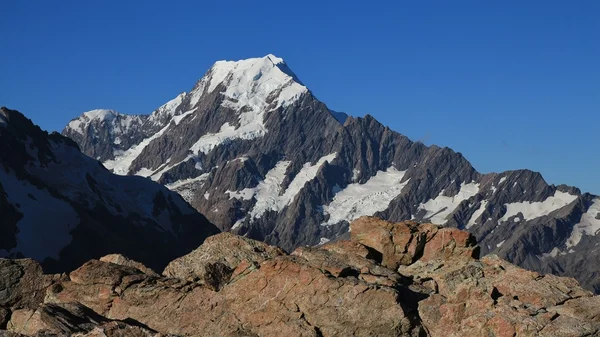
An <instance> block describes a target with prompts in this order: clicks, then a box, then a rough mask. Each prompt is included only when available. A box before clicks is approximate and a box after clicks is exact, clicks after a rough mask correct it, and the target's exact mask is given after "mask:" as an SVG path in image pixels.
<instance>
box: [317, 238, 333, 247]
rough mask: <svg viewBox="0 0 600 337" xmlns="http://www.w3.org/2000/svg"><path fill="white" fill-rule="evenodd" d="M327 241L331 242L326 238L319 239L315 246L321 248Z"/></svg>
mask: <svg viewBox="0 0 600 337" xmlns="http://www.w3.org/2000/svg"><path fill="white" fill-rule="evenodd" d="M329 241H331V240H329V239H328V238H321V239H320V240H319V244H318V245H317V246H322V245H324V244H326V243H327V242H329Z"/></svg>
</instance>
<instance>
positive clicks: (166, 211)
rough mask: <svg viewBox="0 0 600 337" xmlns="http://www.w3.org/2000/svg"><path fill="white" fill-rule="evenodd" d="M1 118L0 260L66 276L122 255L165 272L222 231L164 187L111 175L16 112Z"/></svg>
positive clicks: (1, 114) (66, 141)
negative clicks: (27, 262) (28, 261)
mask: <svg viewBox="0 0 600 337" xmlns="http://www.w3.org/2000/svg"><path fill="white" fill-rule="evenodd" d="M107 116H108V112H107ZM0 117H1V118H0V121H1V124H0V163H1V165H0V213H1V214H2V217H0V233H1V234H2V235H1V239H0V256H9V257H22V256H25V257H31V258H34V259H36V260H38V261H40V262H42V264H43V266H44V267H45V269H47V270H49V271H65V270H71V269H72V268H75V267H77V266H78V265H80V264H81V263H82V262H85V261H87V260H89V259H90V258H97V257H99V256H102V255H105V254H108V253H114V252H119V253H126V254H128V255H130V256H136V258H137V259H139V260H141V261H145V263H147V264H149V265H153V266H154V267H160V266H162V265H163V264H165V263H167V262H168V261H170V259H172V258H174V257H177V256H180V255H182V254H185V253H186V252H189V251H190V250H191V249H194V248H195V247H197V246H198V245H199V244H200V243H202V241H203V240H204V238H206V237H207V236H209V235H212V234H215V233H217V232H218V230H217V229H216V228H215V227H214V226H213V225H212V224H210V222H208V220H206V218H205V217H204V216H202V215H201V214H199V213H198V212H197V211H196V210H195V209H193V208H192V207H190V206H189V205H188V204H187V203H186V202H185V201H184V200H183V199H182V198H181V197H180V196H179V195H177V194H176V193H173V192H171V191H169V190H168V189H166V188H164V187H163V186H160V185H158V184H155V183H153V182H150V181H148V180H147V179H144V178H140V177H125V176H118V175H114V174H112V173H110V171H108V170H106V169H105V168H104V167H103V166H102V164H101V163H99V162H98V161H96V160H94V159H91V158H89V157H88V156H86V155H84V154H82V153H81V152H80V150H79V148H78V147H77V144H75V143H74V142H73V141H71V140H70V139H68V138H65V137H63V136H61V135H59V134H56V133H53V134H50V135H48V134H47V133H46V132H44V131H42V130H41V129H40V128H38V127H37V126H35V125H34V124H33V123H32V122H31V121H30V120H29V119H27V118H25V117H24V116H23V115H22V114H20V113H19V112H17V111H14V110H9V109H6V108H1V109H0ZM112 117H115V116H112ZM115 118H118V116H116V117H115ZM128 118H129V117H125V118H123V119H122V120H127V119H128ZM113 120H114V119H113ZM117 124H118V125H120V123H115V125H117ZM129 130H131V129H129Z"/></svg>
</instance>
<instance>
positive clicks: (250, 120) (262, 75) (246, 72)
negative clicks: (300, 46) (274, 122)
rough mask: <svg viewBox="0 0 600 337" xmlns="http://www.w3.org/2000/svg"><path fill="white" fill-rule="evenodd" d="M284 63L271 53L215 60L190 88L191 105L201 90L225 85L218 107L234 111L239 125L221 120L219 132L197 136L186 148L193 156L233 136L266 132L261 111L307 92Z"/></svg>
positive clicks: (281, 105) (251, 136) (251, 137)
mask: <svg viewBox="0 0 600 337" xmlns="http://www.w3.org/2000/svg"><path fill="white" fill-rule="evenodd" d="M284 66H285V65H284V62H283V60H282V59H280V58H277V57H275V56H273V55H267V56H265V57H263V58H252V59H247V60H242V61H237V62H234V61H218V62H217V63H215V65H214V66H213V67H212V68H211V69H210V71H209V72H208V73H207V76H205V77H204V78H203V79H202V80H201V81H200V82H199V84H198V86H197V87H196V88H195V89H194V90H193V92H192V104H196V103H197V102H198V100H199V99H200V97H201V95H202V94H203V93H204V91H205V89H206V90H207V93H210V92H212V91H214V90H215V89H216V88H217V86H218V85H219V84H222V85H223V86H224V87H225V91H223V92H221V94H222V95H223V96H224V101H223V103H222V106H224V107H227V108H230V109H232V110H234V111H235V112H236V113H237V114H238V120H239V127H237V128H236V127H235V126H233V125H231V124H230V123H225V124H223V125H222V126H221V128H220V130H219V132H217V133H209V134H206V135H204V136H202V137H200V139H199V140H198V141H197V142H196V143H195V144H194V145H193V146H192V147H191V149H190V150H191V151H192V152H193V153H194V154H196V155H197V154H198V153H199V152H202V153H209V152H210V151H211V150H212V149H214V148H215V147H217V146H219V145H221V144H224V143H227V142H229V141H232V140H235V139H244V140H248V139H254V138H258V137H262V136H264V135H265V134H266V133H267V129H266V127H265V125H264V123H263V122H264V121H263V119H264V114H265V113H266V112H267V111H270V110H276V109H278V108H280V107H287V106H288V105H290V104H292V103H294V102H295V101H296V100H297V99H298V98H299V97H300V96H301V95H302V94H304V93H306V92H308V89H307V88H306V87H305V86H303V85H302V84H300V83H298V82H296V80H295V79H294V77H293V76H292V75H291V74H287V73H286V72H284V71H283V70H282V68H283V67H284ZM207 84H208V88H207ZM273 97H274V98H273ZM271 99H272V101H271ZM272 104H273V105H274V106H273V105H272ZM241 111H243V112H241Z"/></svg>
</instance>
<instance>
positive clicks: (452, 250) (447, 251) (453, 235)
mask: <svg viewBox="0 0 600 337" xmlns="http://www.w3.org/2000/svg"><path fill="white" fill-rule="evenodd" d="M421 230H423V231H424V234H425V235H426V237H427V243H426V244H425V247H424V249H423V256H421V257H420V260H421V261H424V262H427V261H430V260H435V259H442V260H447V259H454V258H455V257H458V256H462V257H465V258H467V259H469V258H478V257H479V248H478V247H477V246H476V241H475V237H474V236H473V235H471V234H470V233H469V232H465V231H461V230H459V229H456V228H440V229H434V228H433V225H429V226H426V227H422V228H421Z"/></svg>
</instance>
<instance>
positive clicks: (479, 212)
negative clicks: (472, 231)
mask: <svg viewBox="0 0 600 337" xmlns="http://www.w3.org/2000/svg"><path fill="white" fill-rule="evenodd" d="M487 204H488V201H487V200H483V201H482V202H481V205H480V206H479V208H478V209H477V210H476V211H475V212H474V213H473V215H472V216H471V218H470V219H469V221H468V222H467V226H466V228H467V229H469V228H471V227H473V225H475V224H476V223H477V219H479V217H481V215H482V214H483V212H484V211H485V208H486V206H487Z"/></svg>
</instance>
